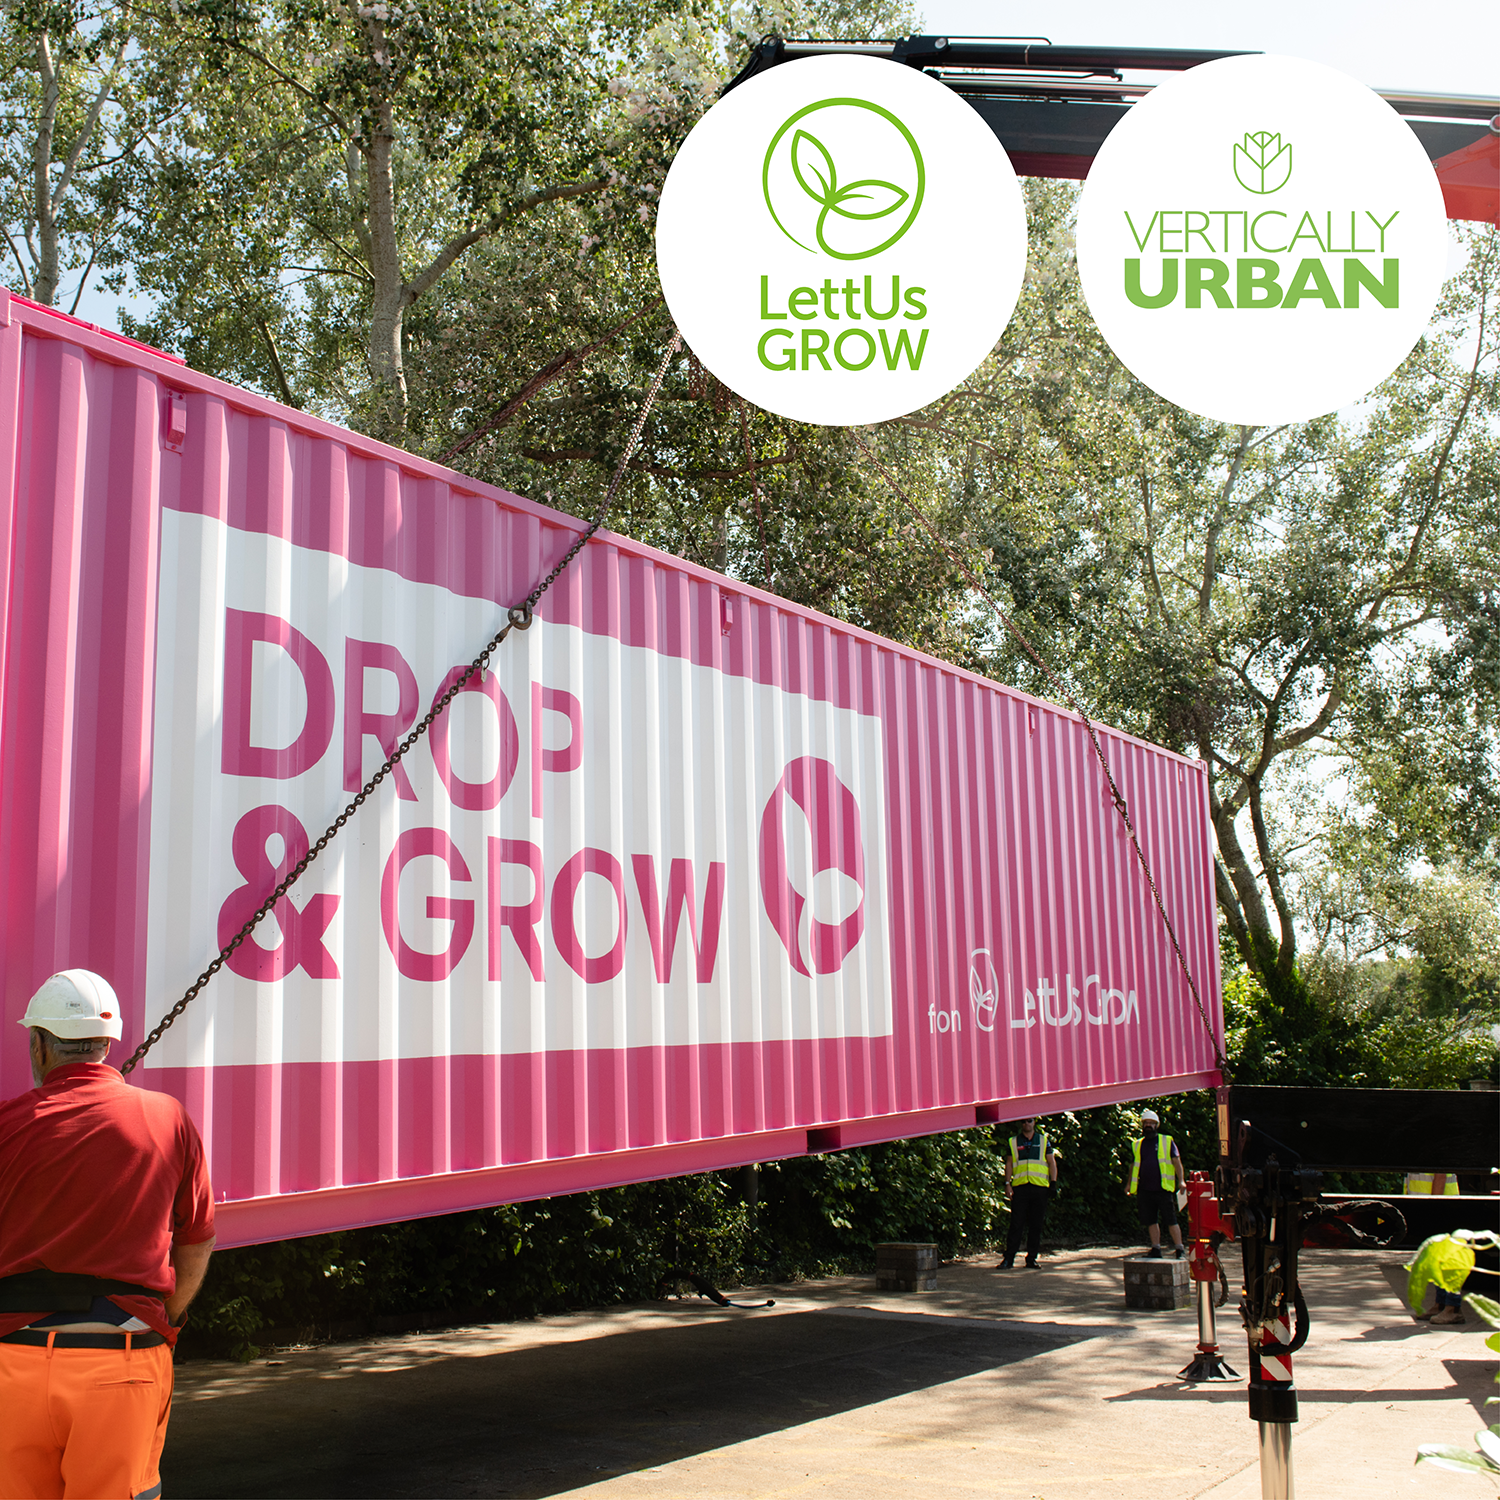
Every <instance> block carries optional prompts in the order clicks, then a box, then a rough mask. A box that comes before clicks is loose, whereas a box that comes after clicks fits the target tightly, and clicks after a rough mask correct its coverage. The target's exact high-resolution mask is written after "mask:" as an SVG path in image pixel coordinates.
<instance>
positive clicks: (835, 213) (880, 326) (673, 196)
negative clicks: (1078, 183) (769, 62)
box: [656, 55, 1026, 426]
mask: <svg viewBox="0 0 1500 1500" xmlns="http://www.w3.org/2000/svg"><path fill="white" fill-rule="evenodd" d="M656 265H657V270H658V271H659V272H660V275H661V285H662V291H663V292H664V293H665V294H666V299H667V306H668V307H669V308H670V309H671V312H672V316H673V318H674V319H675V320H676V322H677V327H678V328H679V330H680V331H681V333H682V336H683V339H684V340H685V341H686V343H687V345H688V347H689V348H690V349H691V350H692V351H693V353H694V355H696V356H697V358H698V360H699V362H700V363H701V364H702V365H704V366H705V367H706V368H707V369H708V370H710V371H712V372H713V374H714V375H715V376H717V378H718V379H719V380H720V381H721V382H723V384H724V385H726V386H728V387H729V389H730V390H732V391H735V392H736V393H738V394H739V395H741V396H743V397H745V399H746V400H747V401H751V402H753V403H755V405H757V406H761V407H764V408H766V409H767V410H768V411H773V412H776V413H778V414H779V415H781V416H784V417H791V418H793V419H794V420H796V421H800V422H823V423H828V424H830V425H839V426H842V425H854V424H857V423H858V424H863V423H868V422H883V421H888V420H890V419H891V418H892V417H900V416H905V415H906V413H908V412H912V411H916V410H918V409H919V408H921V407H924V406H927V405H929V404H930V403H932V402H934V401H937V400H939V399H940V398H942V397H943V396H946V395H947V394H948V393H949V392H950V391H951V390H953V388H954V387H955V386H957V385H958V384H959V383H960V382H961V381H963V380H965V379H966V378H967V377H968V376H969V375H970V374H971V373H972V372H973V371H974V370H975V369H976V368H978V366H979V365H980V363H981V362H982V361H983V360H984V358H985V357H986V356H987V355H988V354H989V353H990V351H991V350H992V349H993V348H994V347H995V344H996V343H997V342H998V340H999V338H1000V335H1001V334H1002V333H1003V332H1004V331H1005V324H1006V321H1007V320H1008V319H1009V317H1010V313H1011V309H1012V308H1013V307H1014V306H1015V304H1016V298H1017V296H1018V295H1019V293H1020V290H1021V279H1022V276H1023V275H1024V273H1025V270H1026V210H1025V205H1024V203H1023V201H1022V198H1021V191H1020V187H1019V185H1018V184H1017V182H1016V175H1015V171H1014V169H1013V168H1012V167H1011V164H1010V158H1009V157H1008V156H1006V154H1005V151H1004V150H1003V149H1002V147H1001V145H1000V142H999V141H998V140H996V138H995V135H994V133H993V131H991V130H990V128H989V126H988V125H986V124H985V122H984V120H983V119H982V118H981V117H980V115H979V114H977V113H976V112H975V111H974V110H973V109H972V108H971V107H970V106H969V105H968V104H966V103H965V102H964V101H963V100H962V99H960V98H959V97H957V96H956V95H954V94H953V93H951V92H950V91H949V90H948V89H947V88H946V87H944V85H942V84H941V83H939V82H937V80H936V79H933V78H929V77H927V76H926V74H924V73H920V72H918V71H917V70H916V69H914V68H908V67H904V66H903V65H901V64H899V63H892V62H888V61H883V60H881V59H879V58H874V57H855V56H841V55H833V56H829V57H809V58H803V59H801V60H799V61H798V62H796V63H792V64H788V65H787V66H784V67H779V68H770V69H768V70H767V71H766V72H764V73H759V74H757V75H756V76H755V77H753V78H750V79H748V80H747V81H746V82H744V83H742V84H738V85H736V86H735V87H734V88H733V89H731V90H730V91H729V92H728V93H727V94H725V96H724V97H723V98H722V99H720V100H719V102H718V103H717V104H715V105H714V107H713V108H712V109H711V110H709V111H708V113H707V114H706V115H704V117H703V118H702V119H701V120H700V121H699V122H698V123H697V125H695V126H694V127H693V130H692V132H691V133H690V134H689V135H688V138H687V140H686V141H684V142H683V144H682V149H681V150H680V151H679V152H678V153H677V159H676V160H675V161H674V162H673V163H672V169H671V171H670V172H668V173H667V180H666V183H665V184H664V185H663V188H662V195H661V206H660V208H659V209H658V212H657V217H656Z"/></svg>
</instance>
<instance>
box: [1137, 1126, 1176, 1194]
mask: <svg viewBox="0 0 1500 1500" xmlns="http://www.w3.org/2000/svg"><path fill="white" fill-rule="evenodd" d="M1141 1140H1142V1137H1140V1136H1137V1137H1136V1138H1135V1139H1134V1140H1133V1141H1132V1142H1131V1143H1130V1149H1131V1151H1132V1152H1133V1153H1134V1159H1133V1160H1132V1161H1131V1163H1130V1188H1129V1191H1130V1192H1132V1193H1133V1192H1134V1191H1135V1185H1136V1183H1138V1182H1139V1181H1140V1180H1141ZM1156 1160H1157V1164H1158V1165H1159V1166H1160V1167H1161V1187H1162V1191H1163V1192H1164V1193H1175V1192H1176V1191H1177V1188H1178V1182H1177V1168H1176V1167H1175V1166H1173V1164H1172V1137H1171V1136H1169V1135H1163V1134H1162V1133H1161V1131H1159V1130H1158V1131H1157V1132H1156Z"/></svg>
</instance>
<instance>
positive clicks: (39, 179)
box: [32, 31, 61, 307]
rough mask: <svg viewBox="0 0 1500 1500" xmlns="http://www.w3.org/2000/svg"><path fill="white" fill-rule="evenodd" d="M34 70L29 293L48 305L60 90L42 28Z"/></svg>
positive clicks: (53, 294)
mask: <svg viewBox="0 0 1500 1500" xmlns="http://www.w3.org/2000/svg"><path fill="white" fill-rule="evenodd" d="M36 70H37V73H38V74H39V75H40V77H41V81H42V109H41V114H40V115H39V117H38V119H37V125H36V145H35V147H34V148H33V152H32V168H33V175H34V183H33V188H34V198H35V201H34V205H33V210H34V212H35V214H36V240H37V268H36V278H35V280H34V281H33V282H32V288H33V290H32V295H33V296H34V297H35V298H36V300H37V301H38V302H41V303H44V304H45V305H46V306H48V307H51V305H52V304H53V302H55V301H56V300H57V279H58V270H57V215H56V214H54V213H53V211H52V135H53V131H54V130H55V129H56V127H57V100H58V96H59V94H60V92H61V89H60V88H59V85H58V82H57V70H56V69H55V68H54V67H53V65H52V46H51V43H50V42H49V41H48V38H47V33H46V32H45V31H44V32H42V34H41V35H40V36H39V37H37V41H36Z"/></svg>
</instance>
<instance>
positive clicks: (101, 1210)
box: [0, 969, 214, 1500]
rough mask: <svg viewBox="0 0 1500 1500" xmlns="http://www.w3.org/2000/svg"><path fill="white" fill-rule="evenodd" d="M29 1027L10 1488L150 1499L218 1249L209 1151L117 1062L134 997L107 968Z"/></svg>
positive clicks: (12, 1326)
mask: <svg viewBox="0 0 1500 1500" xmlns="http://www.w3.org/2000/svg"><path fill="white" fill-rule="evenodd" d="M21 1024H22V1025H23V1026H25V1027H27V1028H29V1030H30V1043H31V1076H32V1078H33V1079H34V1080H35V1082H36V1087H35V1088H34V1089H32V1090H31V1091H30V1092H28V1093H25V1094H22V1095H20V1096H19V1097H18V1098H15V1099H10V1100H7V1101H6V1102H5V1103H4V1104H0V1412H3V1413H4V1418H3V1420H0V1495H3V1496H5V1497H7V1500H21V1497H33V1496H35V1497H40V1496H48V1497H54V1496H89V1497H93V1500H102V1497H114V1496H122V1497H123V1496H130V1497H135V1500H146V1497H155V1496H158V1495H160V1494H161V1477H160V1474H159V1473H158V1470H157V1464H158V1462H159V1461H160V1458H161V1450H162V1443H163V1441H164V1440H165V1438H166V1432H167V1414H168V1411H169V1410H170V1407H171V1401H172V1347H171V1346H172V1345H173V1344H174V1343H175V1342H176V1341H177V1330H178V1328H179V1327H181V1325H182V1323H183V1320H184V1318H185V1317H186V1314H187V1307H188V1303H190V1302H191V1301H192V1300H193V1297H194V1295H195V1294H196V1293H197V1291H198V1288H199V1287H200V1286H201V1285H202V1284H203V1276H204V1272H205V1271H207V1269H208V1257H209V1254H210V1252H211V1251H212V1250H213V1243H214V1206H213V1194H212V1192H211V1191H210V1189H209V1184H208V1171H207V1168H206V1166H205V1165H204V1160H203V1143H202V1142H201V1141H200V1140H199V1138H198V1132H197V1130H196V1129H194V1127H193V1122H192V1121H191V1120H189V1119H188V1117H187V1113H186V1112H185V1111H184V1109H183V1108H182V1106H181V1105H180V1104H179V1103H178V1102H177V1101H176V1100H175V1099H172V1098H170V1097H169V1096H167V1095H166V1094H157V1093H152V1092H150V1091H149V1090H146V1089H138V1088H132V1087H131V1086H130V1085H129V1084H127V1083H126V1082H125V1080H124V1079H123V1078H122V1077H121V1076H120V1075H119V1073H117V1072H116V1071H115V1070H114V1069H113V1068H111V1067H109V1066H108V1065H107V1064H106V1063H105V1061H104V1059H105V1057H106V1056H107V1054H108V1052H109V1046H110V1042H111V1041H117V1040H118V1039H119V1036H120V1006H119V1002H118V1001H117V1000H116V998H115V992H114V990H113V989H112V988H111V987H110V986H109V984H108V983H107V981H105V980H103V979H101V978H100V977H99V975H97V974H94V973H91V972H90V971H89V970H87V969H68V970H66V971H65V972H63V973H61V974H54V975H53V976H52V977H51V978H50V979H49V980H47V982H46V983H45V984H44V985H42V987H41V988H40V989H39V990H38V991H37V992H36V994H35V995H33V996H32V999H31V1004H30V1005H29V1006H28V1007H27V1009H26V1014H25V1016H24V1017H23V1018H22V1020H21Z"/></svg>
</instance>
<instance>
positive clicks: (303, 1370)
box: [162, 1250, 1500, 1500]
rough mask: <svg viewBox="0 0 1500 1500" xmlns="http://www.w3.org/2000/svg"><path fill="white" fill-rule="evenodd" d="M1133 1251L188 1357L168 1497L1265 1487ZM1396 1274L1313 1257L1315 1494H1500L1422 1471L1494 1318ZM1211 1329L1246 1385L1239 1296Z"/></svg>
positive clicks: (1375, 1258) (1480, 1422)
mask: <svg viewBox="0 0 1500 1500" xmlns="http://www.w3.org/2000/svg"><path fill="white" fill-rule="evenodd" d="M1122 1254H1123V1252H1121V1251H1119V1250H1082V1251H1076V1252H1071V1253H1063V1254H1059V1255H1055V1256H1050V1257H1044V1259H1043V1269H1041V1270H1039V1271H1024V1270H1014V1271H996V1270H994V1269H992V1268H993V1266H994V1258H993V1257H984V1258H982V1259H978V1260H971V1261H967V1262H958V1263H955V1264H951V1265H945V1266H944V1267H943V1268H942V1271H941V1273H940V1276H939V1286H940V1290H939V1291H937V1292H929V1293H922V1294H905V1295H898V1294H891V1293H877V1292H876V1291H875V1287H874V1282H873V1278H868V1277H846V1278H838V1279H830V1280H826V1281H816V1282H803V1283H799V1284H797V1285H795V1286H791V1287H768V1288H765V1289H762V1290H760V1291H758V1292H757V1293H754V1294H752V1293H750V1292H748V1291H744V1292H738V1293H736V1294H735V1296H736V1299H737V1300H740V1301H751V1300H755V1299H756V1298H764V1297H774V1298H775V1299H776V1305H775V1307H773V1308H762V1309H759V1310H756V1311H736V1310H729V1309H719V1308H716V1307H714V1306H712V1305H711V1304H709V1303H706V1302H703V1301H699V1300H696V1299H695V1300H693V1301H683V1302H675V1301H674V1302H661V1303H646V1304H638V1305H634V1306H628V1307H621V1308H616V1309H611V1310H608V1311H604V1312H597V1313H589V1314H579V1315H575V1316H569V1317H557V1318H544V1319H539V1320H536V1321H530V1322H521V1323H497V1324H491V1325H486V1326H478V1327H470V1328H461V1329H455V1330H452V1331H450V1332H443V1333H424V1334H410V1335H405V1336H400V1337H391V1338H380V1339H371V1340H367V1341H364V1342H360V1343H349V1344H340V1345H328V1346H323V1347H321V1348H315V1349H306V1350H293V1351H287V1352H283V1353H277V1354H275V1355H272V1356H270V1357H268V1358H266V1359H261V1360H257V1361H256V1362H255V1363H253V1364H250V1365H233V1364H221V1363H210V1362H192V1363H189V1364H186V1365H184V1366H183V1367H181V1368H180V1369H179V1371H178V1378H177V1395H176V1401H175V1406H174V1410H173V1417H172V1425H171V1429H170V1432H169V1435H168V1440H167V1452H166V1456H165V1458H164V1460H163V1463H162V1474H163V1479H164V1481H165V1487H166V1494H167V1495H168V1496H169V1497H170V1496H184V1495H192V1496H203V1497H214V1496H268V1497H270V1496H277V1497H279V1496H308V1497H313V1496H320V1497H321V1496H330V1497H331V1496H418V1495H421V1496H460V1495H461V1496H469V1495H476V1496H479V1495H482V1496H512V1497H530V1496H536V1497H540V1496H547V1495H561V1494H569V1495H580V1496H587V1497H590V1500H642V1497H651V1500H660V1497H677V1496H681V1497H703V1500H709V1497H712V1500H728V1497H747V1500H748V1497H755V1500H771V1497H783V1496H787V1497H790V1496H797V1497H802V1496H823V1497H834V1500H845V1497H848V1500H884V1497H891V1500H910V1497H912V1496H915V1495H923V1496H939V1497H946V1496H986V1497H996V1500H1000V1497H1019V1500H1095V1497H1099V1500H1103V1497H1130V1500H1139V1497H1141V1496H1145V1495H1153V1494H1156V1495H1160V1494H1170V1495H1172V1496H1173V1497H1196V1496H1203V1497H1212V1500H1258V1497H1259V1496H1260V1480H1259V1470H1258V1465H1257V1449H1256V1429H1255V1426H1254V1425H1253V1424H1252V1423H1251V1422H1250V1421H1249V1420H1248V1418H1247V1416H1246V1413H1245V1392H1244V1382H1243V1380H1240V1381H1237V1382H1233V1383H1225V1384H1213V1385H1200V1386H1185V1385H1183V1384H1182V1383H1181V1382H1180V1381H1178V1380H1177V1379H1176V1378H1175V1377H1176V1373H1177V1371H1178V1370H1179V1369H1181V1368H1182V1366H1183V1365H1185V1364H1186V1363H1187V1361H1188V1359H1189V1358H1190V1357H1191V1355H1192V1353H1193V1349H1194V1345H1195V1344H1196V1342H1197V1329H1196V1319H1195V1315H1194V1313H1193V1312H1192V1311H1191V1310H1190V1309H1182V1310H1179V1311H1177V1312H1153V1313H1146V1312H1127V1311H1126V1310H1125V1307H1124V1297H1123V1293H1122V1289H1121V1288H1122V1278H1121V1268H1120V1264H1119V1262H1120V1259H1121V1257H1122ZM1392 1262H1393V1256H1392V1254H1391V1252H1361V1251H1309V1252H1307V1253H1306V1256H1305V1259H1304V1262H1303V1268H1304V1277H1305V1290H1306V1296H1307V1301H1308V1303H1309V1305H1310V1308H1311V1311H1312V1318H1313V1325H1312V1334H1311V1337H1310V1339H1309V1340H1308V1344H1307V1347H1306V1348H1305V1349H1304V1350H1303V1351H1302V1352H1301V1353H1300V1354H1299V1355H1298V1356H1297V1359H1296V1377H1297V1386H1298V1392H1299V1395H1300V1399H1301V1421H1300V1423H1299V1424H1298V1425H1297V1427H1296V1428H1295V1429H1294V1438H1293V1467H1294V1473H1295V1477H1296V1487H1297V1490H1298V1493H1299V1494H1300V1495H1301V1496H1302V1497H1303V1500H1322V1497H1333V1496H1344V1495H1348V1496H1360V1497H1365V1496H1368V1495H1370V1494H1372V1493H1379V1494H1380V1495H1381V1496H1382V1500H1386V1497H1392V1496H1401V1497H1406V1496H1411V1497H1423V1496H1432V1497H1437V1496H1451V1495H1453V1494H1455V1493H1462V1494H1469V1493H1474V1494H1475V1495H1479V1494H1482V1493H1489V1492H1490V1491H1489V1489H1488V1488H1487V1486H1486V1484H1485V1482H1484V1481H1483V1480H1474V1479H1461V1478H1459V1477H1458V1476H1457V1475H1453V1474H1445V1473H1443V1472H1442V1471H1440V1470H1437V1469H1434V1468H1432V1467H1431V1466H1430V1465H1426V1464H1424V1465H1422V1466H1421V1467H1414V1465H1413V1459H1414V1457H1415V1450H1416V1447H1417V1445H1418V1444H1419V1443H1423V1442H1449V1443H1457V1444H1460V1445H1462V1446H1464V1447H1470V1446H1471V1445H1472V1435H1473V1433H1474V1432H1475V1430H1476V1429H1478V1428H1480V1427H1482V1426H1484V1425H1485V1424H1486V1422H1487V1420H1489V1417H1488V1416H1487V1415H1486V1413H1485V1408H1484V1405H1483V1403H1484V1400H1485V1398H1486V1397H1487V1396H1489V1395H1493V1394H1497V1387H1496V1386H1495V1384H1494V1382H1493V1376H1494V1372H1495V1359H1494V1356H1493V1355H1492V1354H1491V1352H1490V1351H1489V1350H1488V1349H1487V1348H1486V1347H1485V1343H1484V1339H1485V1335H1486V1334H1487V1333H1488V1332H1489V1330H1488V1329H1487V1328H1486V1327H1485V1326H1484V1325H1483V1324H1480V1323H1478V1322H1477V1321H1475V1320H1474V1319H1473V1318H1472V1317H1471V1319H1470V1321H1469V1323H1468V1324H1467V1325H1466V1326H1464V1327H1457V1328H1432V1327H1430V1326H1429V1325H1428V1324H1426V1323H1422V1322H1417V1321H1415V1320H1414V1319H1412V1318H1411V1316H1410V1315H1409V1314H1408V1313H1407V1312H1406V1310H1405V1308H1404V1306H1403V1305H1402V1303H1401V1302H1400V1300H1399V1298H1398V1296H1397V1293H1396V1291H1395V1289H1394V1287H1395V1284H1396V1283H1397V1282H1399V1281H1400V1280H1401V1279H1402V1278H1401V1277H1400V1276H1399V1275H1392V1274H1389V1273H1388V1271H1389V1268H1390V1267H1391V1265H1392ZM1232 1264H1233V1262H1231V1265H1232ZM1220 1338H1221V1343H1222V1344H1223V1347H1224V1350H1225V1353H1226V1355H1227V1357H1228V1359H1229V1361H1230V1363H1231V1364H1232V1365H1233V1366H1234V1367H1235V1368H1236V1369H1237V1370H1239V1371H1240V1373H1241V1375H1243V1374H1244V1372H1245V1368H1246V1362H1245V1357H1244V1336H1243V1334H1242V1333H1241V1332H1240V1329H1239V1325H1238V1320H1237V1318H1236V1317H1235V1316H1234V1311H1233V1308H1232V1307H1226V1308H1225V1309H1224V1310H1223V1313H1222V1314H1221V1320H1220ZM1496 1410H1500V1409H1497V1408H1491V1409H1490V1412H1491V1413H1493V1412H1494V1411H1496Z"/></svg>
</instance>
